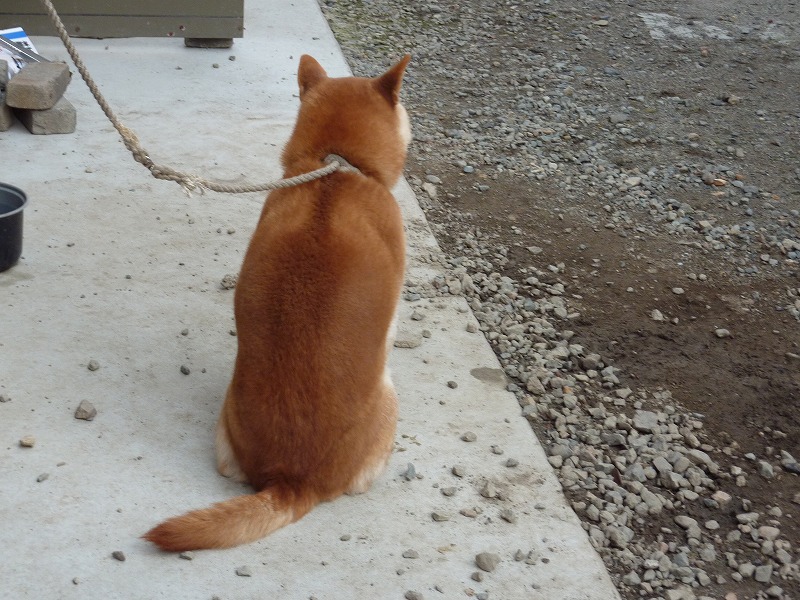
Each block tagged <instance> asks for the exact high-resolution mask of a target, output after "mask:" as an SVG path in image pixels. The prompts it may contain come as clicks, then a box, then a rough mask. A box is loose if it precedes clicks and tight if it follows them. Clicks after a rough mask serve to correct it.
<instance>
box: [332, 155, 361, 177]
mask: <svg viewBox="0 0 800 600" xmlns="http://www.w3.org/2000/svg"><path fill="white" fill-rule="evenodd" d="M322 162H324V163H325V164H326V165H329V164H331V163H332V162H338V163H339V165H340V166H339V170H340V171H346V172H348V173H358V174H359V175H363V174H364V173H362V172H361V169H359V168H358V167H354V166H353V165H351V164H350V163H349V162H348V160H347V159H346V158H343V157H342V156H340V155H338V154H328V156H326V157H325V159H324V160H323V161H322Z"/></svg>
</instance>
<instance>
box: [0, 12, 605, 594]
mask: <svg viewBox="0 0 800 600" xmlns="http://www.w3.org/2000/svg"><path fill="white" fill-rule="evenodd" d="M247 11H248V12H247V15H246V18H245V22H246V24H247V32H246V37H245V38H244V39H243V40H237V41H236V43H235V45H234V47H233V48H232V49H227V50H198V49H187V48H184V47H183V46H182V45H181V44H180V43H178V42H177V41H176V40H159V39H155V40H154V39H147V40H140V39H127V40H124V39H123V40H78V41H77V45H78V48H79V51H80V52H81V53H82V55H83V58H84V60H85V62H86V63H87V65H88V67H89V69H90V71H91V72H92V74H93V75H94V77H95V78H96V80H97V81H98V83H99V84H100V86H101V89H102V91H103V93H104V94H105V95H106V97H107V99H108V101H109V102H110V104H111V105H112V106H114V107H115V108H116V109H117V111H118V112H119V115H120V117H121V118H122V120H123V121H124V122H125V123H126V125H128V126H129V127H131V128H132V129H133V130H134V131H136V132H137V134H138V135H139V138H140V139H141V140H142V142H143V144H144V145H145V146H146V147H147V149H148V150H149V151H150V152H151V155H152V156H153V157H154V158H155V159H156V161H157V162H164V163H167V164H170V165H172V166H175V167H176V168H181V169H186V170H190V171H196V172H199V173H202V174H203V175H206V176H209V177H217V178H223V177H228V178H229V179H230V180H234V181H239V180H244V179H245V178H246V179H249V180H251V181H263V180H270V179H274V178H276V177H278V176H279V174H280V173H279V167H278V154H279V151H280V148H281V146H282V144H283V142H284V141H285V140H286V138H287V137H288V135H289V132H290V128H291V125H292V123H293V120H294V115H295V111H296V108H297V99H296V87H295V73H296V67H297V60H298V58H299V55H300V54H301V53H303V52H308V53H310V54H312V55H314V56H315V57H317V58H318V59H319V60H320V62H321V63H322V64H323V65H325V67H326V68H327V69H328V71H329V73H330V74H331V75H345V74H347V73H348V69H347V65H346V63H345V61H344V59H343V57H342V55H341V53H340V51H339V49H338V46H337V44H336V42H335V40H334V39H333V37H332V36H331V33H330V31H329V30H328V28H327V25H326V23H325V21H324V19H323V18H322V16H321V14H320V12H319V10H318V7H317V5H316V3H315V2H313V0H300V1H297V2H294V3H291V4H288V3H282V2H280V3H279V2H277V1H275V0H258V1H256V0H254V1H253V2H249V3H248V4H247ZM35 43H36V46H37V49H39V51H40V53H42V54H43V55H45V56H47V57H49V58H60V59H65V58H66V55H65V52H64V51H63V50H62V49H61V48H60V43H59V42H58V40H56V39H54V38H37V39H36V40H35ZM398 50H399V51H400V50H402V49H398ZM230 56H235V57H236V58H235V60H229V57H230ZM215 65H216V66H215ZM69 95H70V99H71V101H72V102H73V104H74V105H75V107H76V109H77V111H78V127H77V130H76V132H75V134H74V135H71V136H58V137H48V138H41V137H35V136H31V135H29V134H28V133H27V132H26V131H25V130H24V129H23V128H22V126H21V125H20V124H19V123H17V124H15V125H14V126H13V127H12V128H11V130H9V131H8V132H7V133H3V134H2V135H0V148H2V149H3V161H2V162H3V164H4V165H9V164H12V165H13V168H12V169H11V170H8V169H7V170H6V171H5V172H4V173H3V175H2V179H3V180H5V181H7V182H8V183H11V184H13V185H16V186H18V187H20V188H22V189H23V190H25V191H26V192H27V194H28V196H29V198H30V204H29V207H28V208H27V209H26V212H25V242H24V244H25V246H24V250H23V259H22V260H21V261H20V263H19V264H18V265H17V266H16V267H14V268H13V269H11V270H9V271H7V272H5V273H2V274H0V302H1V303H2V308H3V310H2V312H1V313H0V331H1V332H2V335H0V394H2V395H3V396H4V397H6V398H10V401H8V402H4V403H2V404H0V440H2V442H1V443H0V482H1V483H0V522H2V523H3V526H2V527H0V581H2V582H3V584H2V585H3V588H4V589H5V593H4V595H5V596H8V597H14V598H19V599H27V598H30V599H34V598H35V599H41V598H66V599H68V598H76V599H77V598H80V599H82V600H86V599H95V598H96V599H101V598H102V599H104V600H106V599H108V598H126V599H140V598H141V599H148V600H150V599H153V598H169V599H175V598H212V597H214V596H217V597H219V598H222V599H226V600H227V599H232V598H241V599H246V598H290V599H295V598H296V599H301V598H302V599H307V598H311V597H314V598H320V599H322V598H403V597H404V596H405V594H406V592H407V591H417V592H419V593H421V594H423V595H424V597H426V598H431V597H440V596H441V597H444V598H460V597H470V596H473V595H475V596H477V595H478V594H481V593H484V592H487V591H488V592H489V593H490V597H492V598H508V599H516V598H526V599H548V600H550V599H554V598H560V599H565V600H567V599H573V600H578V599H580V600H594V599H596V600H601V599H602V600H608V599H613V598H618V595H617V593H616V591H615V590H614V587H613V585H612V584H611V582H610V579H609V577H608V575H607V573H606V571H605V569H604V568H603V565H602V563H601V561H600V559H599V558H598V557H597V555H596V554H595V552H594V551H593V549H592V548H591V546H590V544H589V542H588V540H587V538H586V535H585V533H584V531H583V529H582V528H581V526H580V523H579V521H578V520H577V518H576V517H575V515H574V513H573V512H572V511H571V510H570V509H569V507H568V505H567V503H566V501H565V499H564V497H563V495H562V493H561V490H560V487H559V484H558V482H557V480H556V478H555V476H554V475H553V474H552V472H551V470H550V467H549V465H548V463H547V461H546V459H545V456H544V453H543V452H542V450H541V448H540V446H539V444H538V442H537V441H536V439H535V437H534V435H533V433H532V432H531V430H530V428H529V427H528V425H527V423H526V422H525V421H524V419H522V418H521V417H520V415H519V413H520V411H519V407H518V406H517V404H516V401H515V399H514V397H513V396H512V395H511V394H509V393H507V392H505V391H504V382H503V378H502V373H501V371H500V370H499V365H498V363H497V361H496V360H495V357H494V355H493V354H492V352H491V350H490V348H489V346H488V344H487V343H486V342H485V340H484V339H483V337H482V336H481V335H480V333H469V332H468V331H467V330H466V326H467V324H468V323H470V322H472V323H475V321H474V320H473V317H472V315H471V313H470V312H469V310H468V308H467V305H466V303H465V301H464V300H463V299H461V298H456V297H445V298H431V299H422V300H419V301H417V302H406V301H404V302H403V303H402V306H401V328H406V329H407V330H412V331H414V330H415V331H416V332H418V333H420V334H421V333H422V330H423V329H425V330H428V332H430V335H429V337H422V338H421V339H422V343H421V344H420V345H419V346H417V347H416V348H413V349H397V350H396V351H395V352H394V353H393V356H392V358H391V362H392V367H393V373H394V378H395V381H396V384H397V388H398V392H399V395H400V405H401V409H400V412H401V421H400V423H399V428H398V437H397V448H396V452H395V454H394V456H393V458H392V461H391V464H390V466H389V468H388V471H387V473H386V474H385V475H384V476H383V477H381V478H380V479H379V481H378V482H377V483H376V484H375V486H374V487H373V489H372V490H371V491H370V492H368V493H367V494H365V495H362V496H358V497H345V498H342V499H340V500H337V501H336V502H333V503H330V504H326V505H323V506H320V507H318V508H317V509H316V510H314V511H313V512H312V513H311V514H310V515H308V516H307V517H306V518H304V519H303V520H302V521H300V522H299V523H297V524H295V525H292V526H289V527H287V528H285V529H283V530H281V531H279V532H277V533H275V534H273V535H272V536H270V537H268V538H266V539H265V540H262V541H260V542H258V543H255V544H251V545H248V546H243V547H239V548H235V549H231V550H225V551H205V552H198V553H195V555H194V559H193V560H191V561H189V560H183V559H181V558H179V557H177V556H174V555H169V554H164V553H161V552H158V551H156V550H155V549H154V548H153V547H151V546H150V545H148V544H146V543H144V542H143V541H142V540H140V539H139V538H138V536H139V535H141V534H142V533H144V532H145V531H146V530H147V529H148V528H149V527H150V526H152V525H153V524H155V523H156V522H158V521H159V520H161V519H163V518H165V517H168V516H171V515H174V514H177V513H180V512H183V511H185V510H187V509H190V508H197V507H203V506H206V505H208V504H210V503H212V502H215V501H219V500H222V499H225V498H228V497H230V496H232V495H235V494H241V493H245V492H246V491H247V490H246V488H244V487H242V486H240V485H237V484H234V483H231V482H229V481H227V480H225V479H223V478H222V477H220V476H219V475H217V473H216V471H215V470H214V466H213V435H212V431H213V424H214V421H215V418H216V414H217V411H218V408H219V405H220V402H221V398H222V394H223V391H224V389H225V386H226V385H227V382H228V378H229V376H230V371H231V366H232V361H233V356H234V351H235V338H234V337H233V336H231V335H230V333H229V331H230V330H232V329H233V327H234V322H233V317H232V307H231V300H232V292H231V291H226V290H222V289H221V288H220V286H219V282H220V280H221V279H222V278H223V277H224V276H225V275H226V274H229V273H236V272H237V270H238V268H239V264H240V262H241V259H242V255H243V252H244V250H245V247H246V244H247V242H248V239H249V235H250V233H251V231H252V228H253V226H254V225H255V221H256V218H257V215H258V213H259V211H260V207H261V203H262V197H261V195H259V194H251V195H243V196H222V195H207V196H195V197H193V198H187V197H186V196H184V194H183V193H182V192H181V190H180V188H178V186H177V185H175V184H172V183H167V182H161V181H156V180H154V179H152V178H150V176H149V174H148V173H147V172H146V171H145V170H144V169H143V168H141V167H140V166H138V165H136V164H135V163H133V161H132V159H131V158H130V156H129V155H128V154H127V151H126V150H125V149H124V148H123V146H122V145H121V143H119V141H118V139H117V135H116V133H115V132H114V131H113V129H112V127H111V125H110V124H109V123H108V122H107V121H106V120H105V117H104V116H103V115H102V113H101V111H100V109H99V108H98V107H97V106H96V105H95V103H94V101H93V99H92V98H91V96H90V95H89V92H88V90H87V89H86V88H85V86H83V85H82V83H81V82H79V81H75V82H74V84H73V85H72V86H71V87H70V92H69ZM240 174H246V177H245V176H244V175H240ZM396 195H397V197H398V199H399V200H400V202H401V204H402V206H403V209H404V211H405V215H406V218H407V223H408V234H409V242H410V246H411V247H410V267H409V274H408V278H409V280H410V281H412V282H418V281H428V280H430V278H431V277H433V276H435V275H436V274H437V273H438V271H437V270H436V269H437V267H436V266H435V261H432V260H430V256H431V255H436V254H438V252H439V251H438V248H437V246H436V243H435V241H434V239H433V238H432V236H431V234H430V231H429V230H428V227H427V225H426V223H425V219H424V215H423V213H422V212H421V211H420V209H419V207H418V206H417V204H416V201H415V198H414V196H413V193H412V192H411V190H410V188H409V187H408V186H407V185H406V184H405V183H401V184H400V185H399V186H398V188H397V190H396ZM413 310H416V311H417V312H418V313H419V314H421V315H424V318H423V319H422V320H419V321H417V320H412V319H411V318H410V315H411V312H412V311H413ZM426 335H427V334H426ZM90 360H94V361H97V363H98V365H99V368H98V369H96V370H89V369H88V368H87V367H88V364H89V361H90ZM182 366H185V367H187V368H188V370H189V374H188V375H187V374H183V373H182V372H181V367H182ZM449 381H452V382H455V384H456V387H452V384H451V385H448V382H449ZM82 400H89V401H91V402H92V403H93V404H94V405H95V407H96V408H97V411H98V414H97V416H96V418H95V419H94V420H93V421H91V422H88V421H82V420H76V419H75V418H74V416H73V414H74V411H75V409H76V408H77V407H78V405H79V404H80V402H81V401H82ZM467 431H472V432H474V433H475V434H476V436H477V439H476V440H475V441H473V442H465V441H462V440H461V436H462V434H464V433H465V432H467ZM28 435H30V436H33V437H34V438H35V445H34V446H33V447H32V448H25V447H21V446H20V445H19V443H18V440H20V439H21V438H23V437H24V436H28ZM492 446H495V447H496V448H495V449H494V450H493V449H492ZM500 451H502V454H499V453H497V452H500ZM509 458H513V459H516V460H517V461H518V462H519V464H518V465H517V466H515V467H508V466H506V465H507V460H508V459H509ZM409 463H411V464H413V465H414V469H415V471H416V473H417V475H418V476H417V477H416V478H413V479H412V480H410V481H409V480H407V478H405V477H403V473H405V472H406V471H407V468H408V464H409ZM456 465H458V466H460V467H462V469H463V476H461V477H457V476H455V475H454V474H453V472H452V469H453V467H454V466H456ZM44 474H47V475H48V476H47V478H42V477H40V476H42V475H44ZM487 481H491V482H492V485H493V486H494V487H495V490H496V492H497V494H499V496H500V497H494V498H485V497H484V496H482V495H481V493H480V492H481V490H483V489H484V487H485V485H486V482H487ZM445 488H455V490H453V493H452V495H450V496H446V495H444V494H443V493H442V490H443V489H445ZM447 491H448V492H450V491H451V490H447ZM464 509H467V510H466V512H468V514H469V510H474V511H475V512H476V513H478V514H477V516H475V517H469V516H464V515H462V514H460V512H459V511H461V510H464ZM504 509H509V510H510V511H511V513H510V515H509V514H508V513H506V516H508V517H510V519H511V520H512V521H514V520H515V522H514V523H511V522H508V521H506V520H504V519H503V518H502V517H501V515H500V513H501V511H502V510H504ZM433 512H438V513H442V514H445V515H447V516H448V517H449V519H448V520H444V521H434V520H433V519H432V513H433ZM409 549H411V550H414V551H416V552H417V553H418V554H419V557H418V558H404V557H403V556H402V555H403V553H404V552H405V551H406V550H409ZM517 550H520V551H521V552H522V555H524V556H525V557H526V558H528V557H529V558H530V560H528V561H526V560H520V561H517V560H515V559H514V556H515V554H516V553H517ZM114 551H122V552H123V553H124V554H125V556H126V560H125V561H124V562H120V561H118V560H115V559H114V558H112V556H111V554H112V552H114ZM480 552H493V553H497V554H498V555H499V556H500V557H501V562H500V564H499V565H498V566H497V568H496V569H495V570H494V571H493V572H491V573H484V577H483V580H482V581H477V580H475V579H473V578H472V576H473V573H476V572H478V571H479V569H478V568H477V567H476V566H475V563H474V557H475V555H476V554H478V553H480ZM528 563H530V564H528ZM241 566H248V567H249V569H250V571H251V573H252V576H251V577H241V576H237V575H236V573H235V571H236V569H237V568H238V567H241Z"/></svg>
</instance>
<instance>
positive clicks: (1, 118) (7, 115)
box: [0, 102, 14, 131]
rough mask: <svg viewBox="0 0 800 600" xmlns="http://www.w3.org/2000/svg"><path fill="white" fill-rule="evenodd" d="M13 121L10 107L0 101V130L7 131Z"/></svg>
mask: <svg viewBox="0 0 800 600" xmlns="http://www.w3.org/2000/svg"><path fill="white" fill-rule="evenodd" d="M13 123H14V113H13V112H12V110H11V107H10V106H8V105H7V104H5V103H3V102H0V131H8V130H9V128H10V127H11V125H12V124H13Z"/></svg>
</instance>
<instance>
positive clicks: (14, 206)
mask: <svg viewBox="0 0 800 600" xmlns="http://www.w3.org/2000/svg"><path fill="white" fill-rule="evenodd" d="M27 203H28V197H27V196H26V195H25V192H23V191H22V190H21V189H19V188H15V187H14V186H13V185H8V184H7V183H0V272H3V271H5V270H7V269H10V268H11V267H13V266H14V265H15V264H17V261H18V260H19V257H20V255H21V254H22V209H24V208H25V205H26V204H27Z"/></svg>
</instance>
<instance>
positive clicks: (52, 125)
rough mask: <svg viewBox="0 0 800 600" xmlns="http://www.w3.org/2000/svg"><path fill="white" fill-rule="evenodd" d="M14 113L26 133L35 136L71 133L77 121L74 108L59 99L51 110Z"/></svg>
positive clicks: (64, 100) (65, 100)
mask: <svg viewBox="0 0 800 600" xmlns="http://www.w3.org/2000/svg"><path fill="white" fill-rule="evenodd" d="M26 68H27V67H26ZM15 79H16V77H15ZM12 81H13V80H12ZM16 113H17V118H18V119H19V120H20V121H21V122H22V124H23V125H25V127H27V128H28V131H30V132H31V133H35V134H37V135H48V134H51V133H72V132H73V131H75V125H76V123H77V121H78V117H77V113H76V111H75V107H74V106H72V103H71V102H70V101H69V100H67V99H66V98H61V100H59V101H58V102H57V103H56V105H55V106H54V107H53V108H48V109H46V110H20V109H17V110H16Z"/></svg>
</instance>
